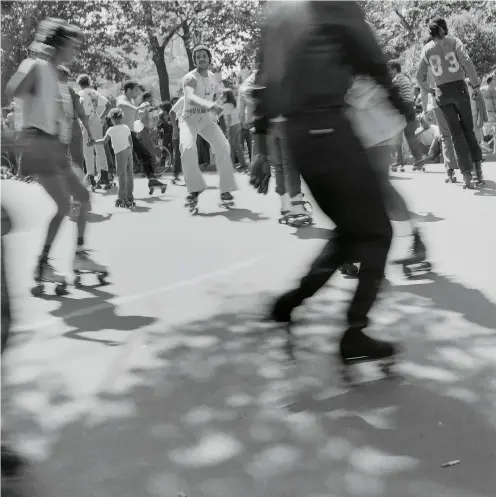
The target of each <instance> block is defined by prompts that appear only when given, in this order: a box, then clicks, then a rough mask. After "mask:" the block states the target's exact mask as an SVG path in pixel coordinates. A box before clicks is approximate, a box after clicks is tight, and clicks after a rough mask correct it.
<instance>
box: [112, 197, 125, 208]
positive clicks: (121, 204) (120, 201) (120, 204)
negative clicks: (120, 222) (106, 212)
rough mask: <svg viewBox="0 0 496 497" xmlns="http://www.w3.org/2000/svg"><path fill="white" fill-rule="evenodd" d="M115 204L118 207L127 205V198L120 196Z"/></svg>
mask: <svg viewBox="0 0 496 497" xmlns="http://www.w3.org/2000/svg"><path fill="white" fill-rule="evenodd" d="M115 206H116V207H125V206H126V201H125V199H123V198H118V199H117V200H116V201H115Z"/></svg>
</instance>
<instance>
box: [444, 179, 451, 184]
mask: <svg viewBox="0 0 496 497" xmlns="http://www.w3.org/2000/svg"><path fill="white" fill-rule="evenodd" d="M451 181H452V180H451V179H450V178H446V179H445V180H444V182H445V183H450V182H451Z"/></svg>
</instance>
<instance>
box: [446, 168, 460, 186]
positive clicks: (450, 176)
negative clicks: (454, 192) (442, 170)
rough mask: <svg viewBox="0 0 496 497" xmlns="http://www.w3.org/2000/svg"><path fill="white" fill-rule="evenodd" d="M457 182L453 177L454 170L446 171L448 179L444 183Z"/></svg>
mask: <svg viewBox="0 0 496 497" xmlns="http://www.w3.org/2000/svg"><path fill="white" fill-rule="evenodd" d="M457 181H458V180H457V179H456V176H455V170H454V169H448V177H447V178H446V179H445V180H444V182H445V183H456V182H457Z"/></svg>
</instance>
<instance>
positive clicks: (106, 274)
mask: <svg viewBox="0 0 496 497" xmlns="http://www.w3.org/2000/svg"><path fill="white" fill-rule="evenodd" d="M107 276H108V273H107V272H104V273H100V274H99V275H98V276H97V278H98V281H99V282H100V283H101V284H102V285H105V284H107V282H106V281H105V278H106V277H107Z"/></svg>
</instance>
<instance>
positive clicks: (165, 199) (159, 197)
mask: <svg viewBox="0 0 496 497" xmlns="http://www.w3.org/2000/svg"><path fill="white" fill-rule="evenodd" d="M135 200H136V201H139V202H146V203H147V204H154V203H155V202H160V203H162V202H172V199H171V198H170V196H168V197H165V193H164V196H162V195H157V196H156V197H143V198H136V199H135ZM147 209H148V207H147Z"/></svg>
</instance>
